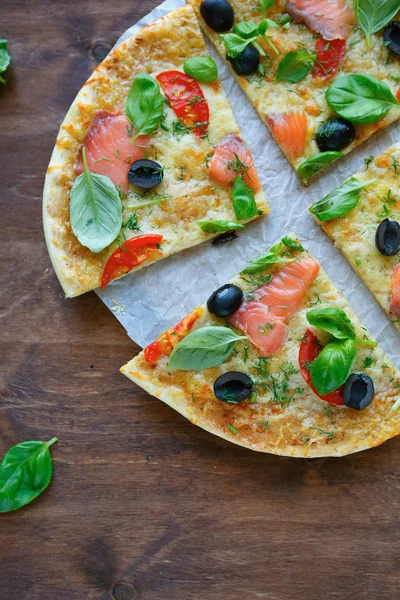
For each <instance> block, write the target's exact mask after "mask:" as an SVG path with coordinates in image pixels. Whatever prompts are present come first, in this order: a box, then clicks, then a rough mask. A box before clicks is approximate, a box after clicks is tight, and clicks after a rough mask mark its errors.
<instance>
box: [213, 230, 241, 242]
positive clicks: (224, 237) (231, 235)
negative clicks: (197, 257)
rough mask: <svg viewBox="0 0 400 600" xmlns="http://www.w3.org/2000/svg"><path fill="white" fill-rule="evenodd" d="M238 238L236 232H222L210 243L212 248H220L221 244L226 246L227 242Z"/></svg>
mask: <svg viewBox="0 0 400 600" xmlns="http://www.w3.org/2000/svg"><path fill="white" fill-rule="evenodd" d="M237 237H238V234H237V233H236V231H224V233H221V234H220V235H217V237H215V238H214V239H213V241H212V242H211V243H212V245H213V246H222V244H227V243H228V242H232V240H235V239H236V238H237Z"/></svg>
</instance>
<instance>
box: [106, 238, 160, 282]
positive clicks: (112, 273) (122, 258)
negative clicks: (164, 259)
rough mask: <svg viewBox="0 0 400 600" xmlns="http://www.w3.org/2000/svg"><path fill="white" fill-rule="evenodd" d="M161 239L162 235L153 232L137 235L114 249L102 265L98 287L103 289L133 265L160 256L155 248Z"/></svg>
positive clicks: (135, 265) (127, 271)
mask: <svg viewBox="0 0 400 600" xmlns="http://www.w3.org/2000/svg"><path fill="white" fill-rule="evenodd" d="M162 239H163V236H162V235H158V234H154V233H148V234H144V235H137V236H136V237H133V238H131V239H130V240H127V241H126V242H125V243H124V244H123V245H122V246H120V247H119V248H117V249H116V250H114V252H113V253H112V254H111V256H110V258H109V259H108V261H107V262H106V266H105V267H104V271H103V275H102V278H101V285H100V289H103V288H104V287H105V286H106V285H107V284H108V283H110V281H112V280H113V279H117V277H120V276H121V275H124V274H125V273H129V271H131V269H133V267H137V266H138V265H140V264H141V263H142V262H144V261H145V260H154V259H155V258H158V257H159V256H162V253H161V252H160V251H159V250H158V248H157V244H159V243H160V242H161V241H162Z"/></svg>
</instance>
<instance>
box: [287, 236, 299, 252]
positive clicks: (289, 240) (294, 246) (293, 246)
mask: <svg viewBox="0 0 400 600" xmlns="http://www.w3.org/2000/svg"><path fill="white" fill-rule="evenodd" d="M282 244H283V245H284V246H286V248H290V249H291V250H300V251H301V252H303V251H304V248H303V246H302V245H301V244H299V243H297V242H296V241H295V240H292V238H290V237H284V238H282Z"/></svg>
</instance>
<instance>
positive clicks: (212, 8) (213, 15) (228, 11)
mask: <svg viewBox="0 0 400 600" xmlns="http://www.w3.org/2000/svg"><path fill="white" fill-rule="evenodd" d="M200 13H201V16H202V17H203V19H204V20H205V22H206V23H207V25H208V26H209V27H211V29H214V31H217V32H218V33H223V32H224V31H229V29H231V27H232V25H233V18H234V14H233V8H232V5H231V4H230V2H228V0H203V2H202V3H201V4H200Z"/></svg>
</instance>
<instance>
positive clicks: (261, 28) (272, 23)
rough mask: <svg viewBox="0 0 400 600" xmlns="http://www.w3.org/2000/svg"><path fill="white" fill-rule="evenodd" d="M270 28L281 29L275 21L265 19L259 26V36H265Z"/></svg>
mask: <svg viewBox="0 0 400 600" xmlns="http://www.w3.org/2000/svg"><path fill="white" fill-rule="evenodd" d="M270 27H272V29H279V25H278V23H275V21H271V19H263V20H262V21H261V23H260V24H259V26H258V33H259V35H264V33H265V32H266V31H267V29H269V28H270Z"/></svg>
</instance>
